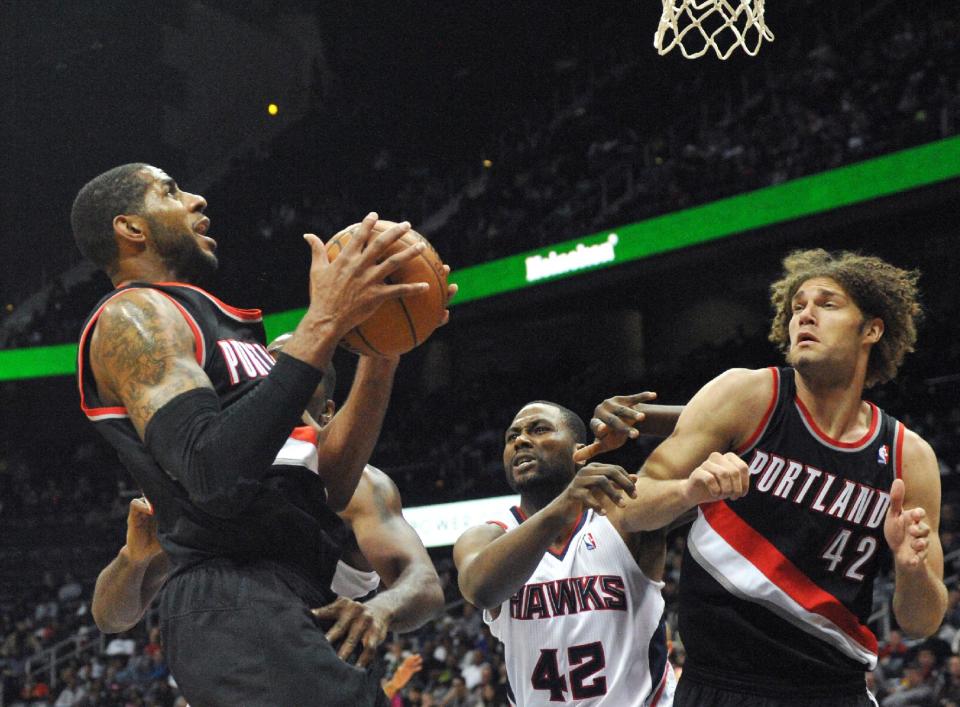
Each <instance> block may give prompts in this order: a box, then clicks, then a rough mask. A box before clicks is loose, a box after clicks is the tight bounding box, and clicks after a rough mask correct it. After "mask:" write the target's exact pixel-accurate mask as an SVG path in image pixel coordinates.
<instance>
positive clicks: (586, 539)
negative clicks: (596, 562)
mask: <svg viewBox="0 0 960 707" xmlns="http://www.w3.org/2000/svg"><path fill="white" fill-rule="evenodd" d="M583 544H584V545H586V546H587V549H588V550H596V549H597V541H596V538H594V537H593V533H587V534H586V535H584V536H583Z"/></svg>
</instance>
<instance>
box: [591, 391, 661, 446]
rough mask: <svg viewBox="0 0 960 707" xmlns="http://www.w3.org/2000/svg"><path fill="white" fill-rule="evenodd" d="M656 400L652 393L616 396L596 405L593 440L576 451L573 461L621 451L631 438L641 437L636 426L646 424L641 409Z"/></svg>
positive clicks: (592, 424) (592, 426)
mask: <svg viewBox="0 0 960 707" xmlns="http://www.w3.org/2000/svg"><path fill="white" fill-rule="evenodd" d="M656 398H657V394H656V393H651V392H643V393H635V394H634V395H614V396H613V397H612V398H607V399H606V400H604V401H603V402H602V403H600V404H599V405H597V407H596V408H595V409H594V411H593V418H591V420H590V429H591V430H592V431H593V436H594V440H593V442H592V443H590V444H588V445H587V446H585V447H581V448H580V449H578V450H577V451H576V452H574V454H573V459H574V461H577V462H585V461H587V460H589V459H592V458H593V457H595V456H597V455H598V454H602V453H604V452H609V451H611V450H613V449H619V448H620V447H622V446H623V444H624V443H625V442H626V441H627V440H628V439H636V438H637V437H639V436H640V430H639V429H638V428H637V426H638V425H640V424H641V423H643V421H644V419H645V418H646V415H645V414H644V413H643V412H641V411H640V410H639V409H638V406H640V405H643V404H644V403H649V402H651V401H653V400H656Z"/></svg>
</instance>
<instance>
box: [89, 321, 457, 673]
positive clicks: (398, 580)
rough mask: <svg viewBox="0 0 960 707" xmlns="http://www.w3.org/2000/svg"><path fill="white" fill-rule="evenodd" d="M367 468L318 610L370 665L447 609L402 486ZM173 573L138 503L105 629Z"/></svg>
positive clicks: (104, 597)
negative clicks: (380, 650) (393, 638)
mask: <svg viewBox="0 0 960 707" xmlns="http://www.w3.org/2000/svg"><path fill="white" fill-rule="evenodd" d="M289 339H290V335H289V334H284V335H282V336H279V337H277V338H276V339H275V340H274V341H272V342H270V344H269V345H268V346H267V351H269V352H270V354H271V355H273V356H276V355H277V354H278V353H279V352H280V350H281V349H282V347H283V345H284V344H285V343H286V342H287V341H288V340H289ZM334 381H335V373H334V369H333V365H332V364H331V365H330V366H329V367H328V368H327V370H326V372H325V375H324V377H323V381H322V383H321V384H320V387H319V388H318V389H317V393H316V395H315V396H314V398H313V399H312V400H311V402H310V405H309V406H308V408H307V413H306V414H305V415H304V422H307V423H308V424H310V425H311V426H314V427H315V428H316V429H317V430H318V431H321V430H322V428H324V427H326V426H327V425H328V424H329V423H330V421H331V420H332V419H333V417H334V414H335V411H336V405H335V403H334V401H333V392H334V388H335V383H334ZM321 434H322V432H321ZM364 466H365V468H364V470H363V475H362V476H361V478H360V483H359V484H358V486H357V489H356V491H354V493H353V496H352V497H351V498H350V502H349V503H348V504H347V507H346V508H344V509H343V510H342V511H340V512H339V513H338V514H337V515H339V516H340V518H341V519H342V520H343V521H344V531H345V532H343V533H340V534H338V536H337V540H338V542H339V544H340V546H341V551H342V560H343V561H344V562H345V563H346V565H347V568H343V570H344V571H342V569H341V566H340V564H339V563H338V567H337V572H338V573H341V575H343V576H340V577H338V576H337V575H336V574H335V582H334V586H333V589H334V591H335V592H337V593H338V597H337V600H336V601H334V602H333V603H332V604H328V605H327V606H325V607H320V608H318V609H315V610H314V612H313V613H314V615H316V616H317V617H318V618H319V619H321V620H324V621H327V622H329V623H330V624H331V626H330V629H329V630H328V631H327V638H328V639H329V640H330V641H331V643H333V644H334V645H335V646H336V647H337V652H338V655H339V656H340V657H341V658H342V659H344V660H346V659H348V658H349V657H350V656H351V655H352V654H353V652H354V648H356V647H357V646H361V647H362V651H361V652H360V654H359V655H357V656H356V663H357V664H358V665H367V664H368V663H369V662H370V660H371V658H372V657H373V654H374V652H375V650H376V648H377V647H378V646H379V645H380V643H382V642H383V640H384V639H385V638H386V636H387V633H388V632H390V631H400V632H402V631H413V630H415V629H417V628H419V627H420V626H422V625H423V624H424V623H426V622H427V621H429V620H430V619H432V618H434V617H435V616H436V615H437V614H439V613H440V612H442V610H443V590H442V588H441V587H440V579H439V577H438V576H437V571H436V569H435V568H434V566H433V563H432V562H431V560H430V555H429V554H428V553H427V550H426V548H425V547H424V546H423V542H422V541H421V540H420V537H419V536H418V535H417V533H416V531H415V530H414V529H413V528H412V527H411V526H410V524H409V523H407V521H406V520H405V519H404V517H403V509H402V506H401V499H400V492H399V490H398V489H397V487H396V484H394V483H393V481H392V480H391V479H390V477H389V476H387V475H386V474H384V473H383V472H382V471H380V470H379V469H376V468H374V467H371V466H369V465H364ZM358 571H359V572H360V573H363V576H364V579H368V577H369V575H370V574H372V579H373V580H374V582H373V586H372V587H371V586H370V582H369V581H367V582H366V583H365V586H363V587H360V588H359V589H358V588H357V587H355V586H350V584H351V581H350V580H351V579H353V575H354V574H356V573H357V572H358ZM169 572H170V559H169V557H168V556H167V554H166V552H164V550H163V548H162V547H161V546H160V544H159V541H158V539H157V523H156V518H155V517H154V514H153V510H152V508H151V506H150V503H149V501H148V500H147V499H145V498H135V499H133V500H132V501H131V502H130V510H129V512H128V514H127V536H126V543H125V544H124V546H123V547H122V548H121V549H120V552H119V553H118V554H117V557H115V558H114V559H113V560H112V561H111V562H110V564H108V565H107V566H106V567H105V568H104V569H103V570H102V571H101V572H100V575H99V576H98V577H97V584H96V588H95V589H94V593H93V599H92V601H91V612H92V614H93V617H94V620H95V621H96V623H97V627H98V628H99V629H100V630H101V631H103V632H104V633H119V632H121V631H128V630H130V629H131V628H133V627H134V626H136V625H137V624H138V623H139V622H140V620H141V619H142V618H143V616H144V614H145V613H146V611H147V609H149V608H150V604H151V603H152V602H153V600H154V598H155V597H156V595H157V593H158V592H159V591H160V588H161V587H162V586H163V583H164V581H165V580H166V578H167V576H168V575H169ZM347 573H349V574H347ZM374 573H375V574H374ZM338 580H339V581H338ZM380 580H382V581H383V584H384V586H385V588H386V589H385V590H384V591H381V592H379V593H377V595H376V596H375V597H374V598H373V599H370V600H369V601H364V602H362V603H361V602H358V601H354V599H359V598H363V597H364V596H366V595H367V594H370V592H371V591H372V590H373V589H376V585H377V584H379V582H380ZM344 587H345V590H344V589H343V588H344Z"/></svg>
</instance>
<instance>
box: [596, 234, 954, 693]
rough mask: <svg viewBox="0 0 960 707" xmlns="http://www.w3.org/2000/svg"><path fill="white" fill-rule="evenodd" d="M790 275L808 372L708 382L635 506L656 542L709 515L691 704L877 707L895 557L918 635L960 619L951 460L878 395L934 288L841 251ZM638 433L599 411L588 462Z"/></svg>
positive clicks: (778, 302)
mask: <svg viewBox="0 0 960 707" xmlns="http://www.w3.org/2000/svg"><path fill="white" fill-rule="evenodd" d="M783 264H784V273H783V277H782V278H781V279H780V280H778V281H777V282H775V283H774V284H773V286H772V303H773V306H774V310H775V316H774V320H773V326H772V330H771V335H770V338H771V339H772V340H773V341H774V342H775V343H777V344H778V345H779V346H780V347H781V349H782V350H783V351H784V352H785V353H786V359H787V363H788V364H789V366H790V367H789V368H780V369H778V368H769V369H765V370H757V371H750V370H742V369H741V370H730V371H727V372H726V373H724V374H722V375H721V376H719V377H717V378H716V379H714V380H713V381H711V382H710V383H708V384H707V385H706V386H704V387H703V388H702V389H701V390H700V392H698V393H697V395H696V396H694V398H693V399H692V400H691V401H690V403H689V404H688V405H687V407H686V409H685V410H684V412H683V414H682V415H681V417H680V419H679V421H678V423H677V427H676V430H675V431H674V433H673V435H671V436H670V437H669V438H668V439H667V440H665V441H664V442H663V443H662V444H661V445H660V446H659V447H658V448H657V449H656V450H655V451H654V452H653V454H651V456H650V457H649V458H648V459H647V461H646V463H645V464H644V467H643V470H642V475H641V478H640V479H639V480H638V483H637V499H636V500H633V499H630V500H628V505H629V508H628V510H627V511H626V515H627V516H628V517H629V518H630V519H631V522H632V523H633V524H634V525H635V527H639V528H642V527H653V528H655V527H659V526H661V525H663V524H665V523H667V522H669V521H670V520H671V519H672V518H673V517H675V516H676V515H677V514H678V513H680V512H682V511H684V510H686V509H688V508H691V507H695V506H698V505H699V513H698V518H697V520H696V521H695V522H694V524H693V527H692V529H691V531H690V535H689V538H688V544H687V552H686V554H685V556H684V561H683V567H682V579H681V582H680V636H681V638H682V639H683V642H684V646H685V648H686V651H687V662H686V664H685V667H684V672H683V677H682V679H681V680H680V685H679V687H678V690H677V696H676V700H675V704H678V705H683V706H687V707H692V706H693V705H696V706H698V707H699V706H701V705H730V706H732V705H738V706H741V705H748V706H749V705H765V706H766V705H779V704H789V705H794V706H797V707H799V706H800V705H831V706H833V707H837V706H840V707H842V706H844V705H869V704H874V701H873V698H872V696H870V695H869V693H868V692H867V690H866V687H865V684H864V671H866V670H869V669H871V668H873V667H874V666H875V665H876V662H877V640H876V638H875V637H874V635H873V633H872V632H871V631H870V629H869V628H868V627H867V625H866V622H867V617H868V616H869V614H870V612H871V608H872V600H873V580H874V577H875V576H876V573H877V568H878V567H879V560H880V556H881V555H882V554H884V553H886V552H892V555H893V564H894V568H895V572H896V590H895V594H894V600H893V609H894V614H895V616H896V619H897V621H898V623H899V624H900V626H901V628H903V629H904V630H905V631H906V632H908V633H910V634H913V635H916V636H926V635H929V634H931V633H933V632H934V631H936V630H937V628H938V627H939V626H940V622H941V621H942V619H943V615H944V611H945V607H946V597H947V593H946V588H945V587H944V584H943V580H942V578H943V550H942V548H941V545H940V540H939V537H938V535H937V528H938V524H939V515H940V477H939V472H938V467H937V460H936V457H935V455H934V453H933V450H932V449H931V448H930V446H929V445H928V444H927V443H926V442H925V441H924V440H923V439H921V438H920V437H919V436H918V435H916V434H914V433H913V432H911V431H909V430H907V429H906V428H905V427H904V426H903V424H902V423H900V422H898V421H897V420H895V419H894V418H892V417H890V416H889V415H887V414H886V413H885V412H883V411H882V410H880V409H879V408H878V407H877V406H876V405H873V404H872V403H870V402H867V401H865V400H864V399H863V397H862V396H863V391H864V388H868V387H870V386H874V385H877V384H879V383H883V382H885V381H888V380H890V379H891V378H892V377H893V376H894V375H895V373H896V371H897V368H898V367H899V365H900V364H901V362H902V361H903V358H904V356H905V355H906V353H908V352H909V351H912V350H913V346H914V342H915V341H916V321H917V318H918V317H919V315H920V307H919V305H918V303H917V274H916V273H914V272H909V271H905V270H902V269H899V268H896V267H894V266H892V265H890V264H888V263H886V262H884V261H882V260H880V259H879V258H874V257H867V256H862V255H857V254H854V253H849V252H842V253H837V254H831V253H828V252H826V251H823V250H807V251H800V252H795V253H793V254H791V255H790V256H789V257H787V258H786V259H785V260H784V263H783ZM630 421H631V417H630V414H629V412H625V411H624V410H621V409H617V408H616V406H612V405H609V404H608V403H604V404H602V405H601V406H598V408H597V411H596V413H595V418H594V420H593V421H592V426H593V427H594V430H595V432H596V433H597V434H598V440H597V442H596V443H595V444H594V445H591V448H589V449H587V450H585V452H584V453H583V456H584V457H589V456H590V455H591V454H592V453H595V452H596V451H599V450H602V449H604V448H610V447H613V446H616V445H617V444H622V442H623V440H624V439H625V438H626V431H627V430H628V429H629V425H630ZM704 459H706V462H704ZM701 462H704V463H701ZM698 464H700V465H701V466H700V467H698V469H697V472H696V473H700V474H701V476H700V478H697V479H695V478H694V476H693V475H691V470H694V467H696V466H697V465H698ZM704 469H707V470H708V472H709V474H708V475H707V476H703V475H702V472H703V470H704ZM723 496H725V497H726V500H718V499H719V498H721V497H723Z"/></svg>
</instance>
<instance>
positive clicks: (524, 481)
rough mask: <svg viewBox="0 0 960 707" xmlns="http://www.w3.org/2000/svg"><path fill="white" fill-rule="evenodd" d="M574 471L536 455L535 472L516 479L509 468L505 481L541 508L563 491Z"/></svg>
mask: <svg viewBox="0 0 960 707" xmlns="http://www.w3.org/2000/svg"><path fill="white" fill-rule="evenodd" d="M575 473H576V470H575V469H572V468H567V467H566V466H564V465H562V464H559V463H550V462H548V461H546V460H544V459H543V458H540V457H538V458H537V473H535V474H528V475H525V476H523V477H521V478H520V479H517V478H516V477H514V475H513V469H512V468H509V469H507V483H508V484H509V485H510V488H512V489H513V490H514V491H516V492H517V493H519V494H521V495H523V496H526V497H527V498H529V499H531V500H533V501H535V504H536V505H537V507H538V508H543V507H544V506H546V505H547V504H548V503H550V501H552V500H553V499H555V498H556V497H557V496H559V495H560V494H561V493H562V492H563V490H564V489H565V488H566V487H567V486H568V485H569V484H570V480H571V479H572V478H573V476H574V474H575Z"/></svg>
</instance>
